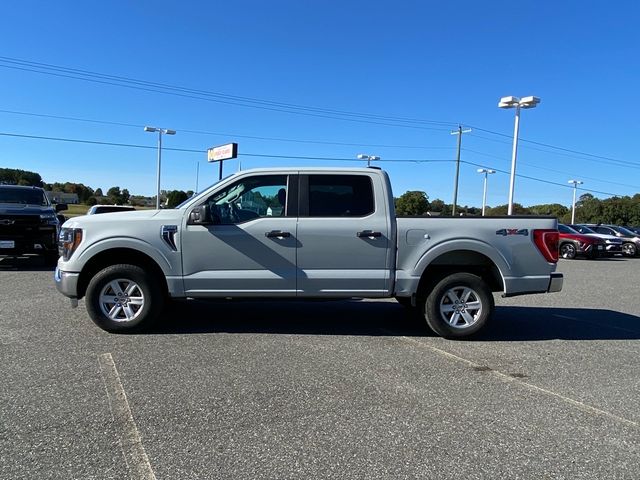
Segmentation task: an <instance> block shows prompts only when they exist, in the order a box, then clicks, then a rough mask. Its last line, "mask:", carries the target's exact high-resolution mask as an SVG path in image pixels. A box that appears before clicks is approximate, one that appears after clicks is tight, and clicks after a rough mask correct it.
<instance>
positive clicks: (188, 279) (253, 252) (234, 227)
mask: <svg viewBox="0 0 640 480" xmlns="http://www.w3.org/2000/svg"><path fill="white" fill-rule="evenodd" d="M297 184H298V180H297V176H296V175H282V174H280V175H270V174H255V175H251V174H249V175H247V176H244V177H242V178H240V179H239V180H237V181H235V182H233V183H232V184H231V185H229V186H226V187H224V188H222V189H221V190H219V191H217V192H215V193H213V194H212V195H211V196H210V197H209V198H208V199H207V200H206V202H207V203H208V205H209V208H210V211H211V215H212V218H213V225H186V226H185V228H184V230H183V234H182V240H181V245H182V264H183V274H184V288H185V293H186V294H187V295H188V296H193V297H211V296H222V297H224V296H234V297H238V296H245V297H249V296H252V297H256V296H268V297H273V296H295V294H296V246H297V243H298V242H297V239H296V216H297ZM290 185H293V187H290Z"/></svg>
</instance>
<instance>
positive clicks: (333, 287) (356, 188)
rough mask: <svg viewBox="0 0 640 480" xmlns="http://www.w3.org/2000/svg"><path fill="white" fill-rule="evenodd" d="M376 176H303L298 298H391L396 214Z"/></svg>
mask: <svg viewBox="0 0 640 480" xmlns="http://www.w3.org/2000/svg"><path fill="white" fill-rule="evenodd" d="M382 192H383V188H382V182H381V180H380V177H379V176H378V175H375V174H367V173H366V172H365V173H358V174H355V173H354V174H351V173H326V172H322V173H317V174H315V173H309V174H304V175H300V212H299V219H298V242H299V243H298V263H297V264H298V296H311V297H313V296H323V297H328V296H334V295H335V296H336V297H351V296H367V297H377V296H385V295H387V294H388V293H389V289H390V288H391V287H390V285H391V282H390V269H391V265H392V258H391V255H392V251H393V250H394V249H392V248H391V247H392V246H393V245H392V239H391V238H390V237H391V235H390V231H391V226H390V222H391V220H390V214H389V212H388V211H387V208H386V201H387V200H386V199H385V198H384V194H383V193H382Z"/></svg>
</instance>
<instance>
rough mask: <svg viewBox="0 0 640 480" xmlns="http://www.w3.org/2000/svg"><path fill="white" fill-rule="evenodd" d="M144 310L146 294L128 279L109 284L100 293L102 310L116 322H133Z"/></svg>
mask: <svg viewBox="0 0 640 480" xmlns="http://www.w3.org/2000/svg"><path fill="white" fill-rule="evenodd" d="M143 308H144V293H143V292H142V289H141V288H140V286H139V285H138V284H137V283H136V282H134V281H132V280H129V279H127V278H118V279H115V280H111V281H110V282H109V283H107V284H106V285H105V286H104V287H103V288H102V291H101V292H100V309H101V310H102V313H104V314H105V315H106V316H107V317H108V318H109V319H110V320H113V321H114V322H131V321H133V320H135V319H136V318H137V317H138V316H139V315H140V313H141V312H142V310H143Z"/></svg>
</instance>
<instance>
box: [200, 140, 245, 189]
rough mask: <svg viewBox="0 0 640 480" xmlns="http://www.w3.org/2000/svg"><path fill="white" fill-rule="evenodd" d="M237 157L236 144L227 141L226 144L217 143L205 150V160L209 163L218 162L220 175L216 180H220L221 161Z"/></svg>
mask: <svg viewBox="0 0 640 480" xmlns="http://www.w3.org/2000/svg"><path fill="white" fill-rule="evenodd" d="M237 157H238V144H237V143H227V144H226V145H218V146H217V147H211V148H209V149H208V150H207V161H208V162H209V163H213V162H220V175H219V178H218V180H222V163H223V162H224V161H225V160H231V159H232V158H237Z"/></svg>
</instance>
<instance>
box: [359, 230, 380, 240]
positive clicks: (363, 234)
mask: <svg viewBox="0 0 640 480" xmlns="http://www.w3.org/2000/svg"><path fill="white" fill-rule="evenodd" d="M356 235H357V236H358V238H371V237H375V238H378V237H381V236H382V232H374V231H372V230H363V231H361V232H358V233H356Z"/></svg>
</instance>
